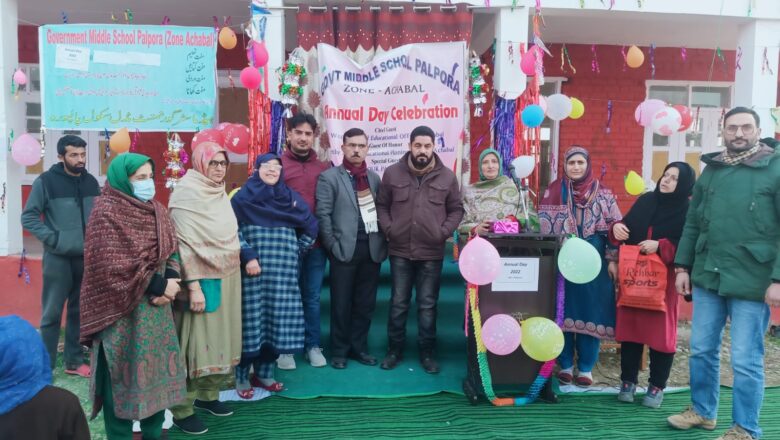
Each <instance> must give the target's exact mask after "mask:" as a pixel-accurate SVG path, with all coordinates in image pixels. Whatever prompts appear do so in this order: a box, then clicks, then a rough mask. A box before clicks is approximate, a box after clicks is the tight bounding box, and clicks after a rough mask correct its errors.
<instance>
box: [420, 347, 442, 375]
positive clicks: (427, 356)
mask: <svg viewBox="0 0 780 440" xmlns="http://www.w3.org/2000/svg"><path fill="white" fill-rule="evenodd" d="M420 365H422V367H423V370H425V372H426V373H428V374H438V373H439V363H438V362H436V359H435V358H434V356H433V352H430V351H429V352H422V353H420Z"/></svg>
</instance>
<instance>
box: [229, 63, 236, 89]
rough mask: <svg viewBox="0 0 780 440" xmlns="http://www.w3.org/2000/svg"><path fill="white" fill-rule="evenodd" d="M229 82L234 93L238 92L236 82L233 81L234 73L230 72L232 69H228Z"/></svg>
mask: <svg viewBox="0 0 780 440" xmlns="http://www.w3.org/2000/svg"><path fill="white" fill-rule="evenodd" d="M228 82H229V83H230V88H231V89H232V90H233V92H235V91H236V82H235V80H234V79H233V73H232V71H231V70H230V68H228Z"/></svg>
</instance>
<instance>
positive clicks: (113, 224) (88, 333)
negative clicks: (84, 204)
mask: <svg viewBox="0 0 780 440" xmlns="http://www.w3.org/2000/svg"><path fill="white" fill-rule="evenodd" d="M174 252H176V231H175V230H174V228H173V223H171V219H170V217H169V216H168V212H167V211H166V209H165V207H164V206H163V205H161V204H160V203H159V202H157V201H156V200H151V201H149V202H142V201H140V200H138V199H136V198H135V197H131V196H128V195H126V194H124V193H122V192H120V191H118V190H116V189H114V188H112V187H111V186H110V185H106V186H105V188H103V194H102V195H101V196H100V197H98V198H97V199H96V201H95V204H94V206H93V208H92V214H91V215H90V216H89V222H88V223H87V233H86V238H85V241H84V280H83V282H82V285H81V304H80V308H81V341H82V342H84V343H87V344H91V342H92V338H93V336H94V335H95V334H96V333H98V332H100V331H101V330H103V329H105V328H107V327H108V326H110V325H112V324H113V323H115V322H116V321H118V320H119V319H120V318H122V317H123V316H125V315H127V314H129V313H130V312H132V311H133V310H134V309H135V307H136V306H137V305H138V303H139V302H140V301H142V300H143V298H144V293H145V291H146V288H147V287H148V285H149V282H150V281H151V279H152V275H154V273H155V272H156V271H157V270H159V269H160V266H161V265H162V264H164V263H165V262H166V261H167V260H168V258H170V256H171V255H173V253H174Z"/></svg>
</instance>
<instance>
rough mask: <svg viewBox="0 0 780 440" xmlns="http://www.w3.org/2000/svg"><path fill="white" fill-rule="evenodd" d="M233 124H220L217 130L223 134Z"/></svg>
mask: <svg viewBox="0 0 780 440" xmlns="http://www.w3.org/2000/svg"><path fill="white" fill-rule="evenodd" d="M230 124H231V123H230V122H220V123H219V125H217V130H219V132H220V133H221V132H222V131H223V130H225V129H226V128H227V127H228V126H229V125H230Z"/></svg>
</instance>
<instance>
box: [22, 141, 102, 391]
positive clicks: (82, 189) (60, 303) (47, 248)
mask: <svg viewBox="0 0 780 440" xmlns="http://www.w3.org/2000/svg"><path fill="white" fill-rule="evenodd" d="M57 157H58V158H59V160H60V162H59V163H57V164H55V165H52V167H51V168H50V169H49V171H46V172H44V173H42V174H41V175H40V176H39V177H38V178H37V179H35V182H33V185H32V191H31V192H30V197H29V198H28V199H27V205H26V206H25V207H24V211H23V212H22V226H24V228H25V229H27V230H28V231H30V232H31V233H32V234H33V235H35V237H37V238H38V240H40V241H41V242H42V243H43V249H44V250H43V293H42V301H41V302H42V313H41V328H40V331H41V338H43V343H44V345H45V346H46V350H47V351H48V352H49V358H50V360H51V367H52V369H54V366H55V364H56V360H57V343H58V342H59V338H60V324H61V321H62V309H63V307H64V305H65V301H67V302H68V307H67V317H66V324H65V353H64V355H65V372H66V373H68V374H77V375H79V376H84V377H89V375H90V370H89V366H88V365H85V364H84V359H83V354H82V352H81V345H80V344H79V292H80V290H81V277H82V275H83V272H84V231H85V229H86V227H87V220H88V219H89V214H90V212H91V211H92V200H93V198H94V197H96V196H98V195H99V194H100V187H99V185H98V182H97V180H96V179H95V178H94V177H93V176H92V175H91V174H89V173H88V172H87V171H86V169H85V165H86V161H87V143H86V142H84V139H81V138H80V137H78V136H73V135H67V136H63V137H62V138H60V140H59V142H57ZM41 216H43V218H41Z"/></svg>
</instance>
